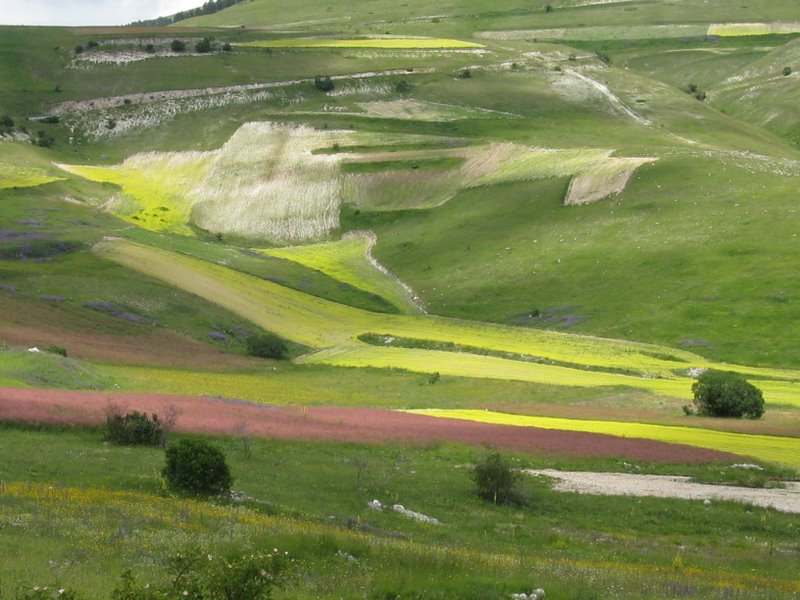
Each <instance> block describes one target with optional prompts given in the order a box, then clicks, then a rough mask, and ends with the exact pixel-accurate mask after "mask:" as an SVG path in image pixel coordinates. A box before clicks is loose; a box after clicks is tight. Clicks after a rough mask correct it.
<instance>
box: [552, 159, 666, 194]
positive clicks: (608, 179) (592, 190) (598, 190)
mask: <svg viewBox="0 0 800 600" xmlns="http://www.w3.org/2000/svg"><path fill="white" fill-rule="evenodd" d="M655 160H657V159H655V158H613V157H611V158H607V159H606V160H605V161H603V162H600V163H595V164H593V165H589V166H588V167H587V168H586V169H585V170H583V171H581V172H580V173H578V174H577V175H576V176H575V177H574V178H573V179H572V181H571V182H570V184H569V189H568V190H567V196H566V198H564V204H566V205H576V204H589V203H591V202H597V201H598V200H602V199H603V198H607V197H608V196H612V195H614V194H618V193H620V192H621V191H622V190H624V189H625V185H626V184H627V183H628V180H629V179H630V177H631V175H633V172H634V171H635V170H636V169H637V168H639V167H640V166H641V165H644V164H647V163H648V162H653V161H655Z"/></svg>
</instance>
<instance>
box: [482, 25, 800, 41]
mask: <svg viewBox="0 0 800 600" xmlns="http://www.w3.org/2000/svg"><path fill="white" fill-rule="evenodd" d="M798 31H800V22H775V23H714V24H711V25H705V24H702V23H697V24H695V23H692V24H686V23H671V24H666V25H595V26H591V25H590V26H588V27H563V28H552V29H514V30H507V31H481V32H478V34H477V35H478V37H481V38H486V39H495V40H564V41H567V40H574V41H601V40H618V39H626V40H649V39H665V38H683V37H700V36H704V35H716V36H721V37H734V36H744V35H769V34H782V35H785V34H791V33H796V32H798Z"/></svg>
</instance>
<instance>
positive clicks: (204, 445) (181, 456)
mask: <svg viewBox="0 0 800 600" xmlns="http://www.w3.org/2000/svg"><path fill="white" fill-rule="evenodd" d="M162 473H163V475H164V478H165V479H166V480H167V484H168V485H169V486H170V487H171V488H172V489H174V490H177V491H180V492H187V493H189V494H195V495H210V494H222V493H226V492H229V491H230V489H231V484H232V483H233V478H232V477H231V472H230V470H229V469H228V465H227V463H226V462H225V455H224V454H223V453H222V450H220V449H219V448H217V447H216V446H213V445H211V444H209V443H208V442H204V441H202V440H181V441H180V442H178V443H177V444H173V445H171V446H169V447H168V448H167V464H166V465H165V466H164V470H163V472H162Z"/></svg>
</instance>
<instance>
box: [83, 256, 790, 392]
mask: <svg viewBox="0 0 800 600" xmlns="http://www.w3.org/2000/svg"><path fill="white" fill-rule="evenodd" d="M96 251H97V252H98V254H99V255H101V256H104V257H106V258H108V259H111V260H114V261H116V262H118V263H120V264H122V265H125V266H127V267H130V268H132V269H135V270H137V271H140V272H142V273H145V274H147V275H150V276H153V277H156V278H158V279H161V280H163V281H165V282H167V283H169V284H171V285H174V286H177V287H179V288H181V289H184V290H185V291H188V292H190V293H193V294H196V295H198V296H200V297H202V298H205V299H206V300H208V301H210V302H213V303H216V304H218V305H220V306H222V307H224V308H226V309H228V310H230V311H231V312H234V313H235V314H238V315H239V316H241V317H243V318H246V319H248V320H249V321H251V322H253V323H255V324H256V325H258V326H260V327H263V328H264V329H267V330H271V331H273V332H275V333H277V334H278V335H281V336H284V337H286V338H287V339H291V340H294V341H296V342H299V343H302V344H305V345H307V346H310V347H312V348H315V349H318V350H321V352H318V353H312V354H308V355H306V356H305V357H302V358H301V359H300V360H302V361H305V362H314V363H322V364H333V365H339V366H374V367H381V368H402V369H408V370H411V371H419V372H425V373H433V372H439V373H441V374H447V375H454V376H469V377H487V378H494V379H511V380H519V381H536V382H541V383H556V384H561V385H570V386H601V385H611V386H614V385H616V386H631V387H634V388H640V389H645V390H650V391H653V392H656V393H659V394H664V395H668V396H673V397H678V398H689V397H690V387H691V383H692V379H691V378H690V377H689V376H688V375H686V372H687V370H688V369H689V368H692V367H715V366H716V367H723V368H724V367H725V365H717V364H714V363H711V362H710V361H707V360H705V359H703V358H701V357H699V356H697V355H694V354H692V353H689V352H685V351H680V350H673V349H669V348H665V347H661V346H655V345H648V344H639V343H633V342H625V341H620V340H611V339H603V338H595V337H589V336H580V335H569V334H564V333H558V332H551V331H541V330H534V329H523V328H517V327H510V326H503V325H494V324H488V323H479V322H471V321H463V320H456V319H449V318H444V317H437V316H425V315H419V316H410V315H386V314H378V313H371V312H368V311H364V310H360V309H357V308H352V307H349V306H344V305H342V304H337V303H335V302H331V301H328V300H324V299H321V298H317V297H313V296H309V295H307V294H304V293H302V292H299V291H296V290H292V289H289V288H286V287H283V286H280V285H278V284H275V283H272V282H269V281H264V280H261V279H258V278H255V277H252V276H248V275H244V274H242V273H239V272H236V271H233V270H232V269H229V268H226V267H224V266H221V265H216V264H212V263H208V262H205V261H202V260H199V259H196V258H191V257H189V256H185V255H182V254H178V253H175V252H170V251H166V250H161V249H156V248H153V247H148V246H142V245H138V244H133V243H130V242H125V241H106V242H102V243H101V244H98V245H97V246H96ZM366 333H377V334H380V335H386V336H394V337H399V338H413V339H419V340H431V341H437V342H450V343H457V344H460V345H463V346H471V347H475V348H480V349H488V350H494V351H498V352H509V353H514V354H524V355H527V356H531V357H536V358H537V359H539V360H543V361H545V362H546V361H552V362H553V363H556V364H540V363H539V362H528V361H523V360H511V359H507V358H500V357H496V356H483V355H478V354H471V353H463V352H462V353H459V352H443V351H432V350H425V349H408V348H395V347H391V348H390V347H377V346H370V345H367V344H364V343H362V342H360V341H358V339H357V338H358V336H359V335H363V334H366ZM562 365H566V366H562ZM573 366H574V367H575V368H573ZM735 368H736V369H737V370H739V371H740V372H743V373H746V374H748V375H751V376H756V377H776V376H778V375H782V376H783V377H785V378H787V379H791V378H793V379H797V377H798V374H797V373H795V372H793V371H775V370H770V369H758V368H749V367H735ZM609 370H614V371H619V370H624V372H625V374H621V373H619V372H608V371H609ZM759 386H760V387H761V388H762V389H763V390H764V393H765V397H766V399H767V401H768V402H773V403H777V404H793V405H800V393H798V392H800V383H797V382H796V381H788V380H787V381H777V380H775V381H773V380H768V379H764V380H762V381H760V382H759Z"/></svg>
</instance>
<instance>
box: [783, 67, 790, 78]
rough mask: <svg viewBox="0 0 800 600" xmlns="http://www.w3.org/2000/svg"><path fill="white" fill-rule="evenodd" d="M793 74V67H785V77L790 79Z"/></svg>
mask: <svg viewBox="0 0 800 600" xmlns="http://www.w3.org/2000/svg"><path fill="white" fill-rule="evenodd" d="M791 74H792V67H783V76H784V77H788V76H789V75H791Z"/></svg>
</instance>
